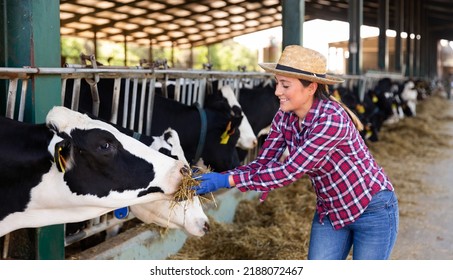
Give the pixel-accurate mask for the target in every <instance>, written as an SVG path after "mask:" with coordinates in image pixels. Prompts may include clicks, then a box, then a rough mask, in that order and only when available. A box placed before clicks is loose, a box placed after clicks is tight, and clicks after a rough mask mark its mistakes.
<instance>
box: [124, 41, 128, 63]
mask: <svg viewBox="0 0 453 280" xmlns="http://www.w3.org/2000/svg"><path fill="white" fill-rule="evenodd" d="M124 66H127V36H126V34H124Z"/></svg>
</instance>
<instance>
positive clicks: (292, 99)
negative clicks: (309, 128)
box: [275, 75, 318, 118]
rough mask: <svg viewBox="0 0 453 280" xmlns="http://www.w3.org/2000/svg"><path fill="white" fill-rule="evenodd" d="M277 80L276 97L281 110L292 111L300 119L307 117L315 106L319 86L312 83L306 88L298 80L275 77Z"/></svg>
mask: <svg viewBox="0 0 453 280" xmlns="http://www.w3.org/2000/svg"><path fill="white" fill-rule="evenodd" d="M275 79H276V81H277V86H276V88H275V95H276V96H277V97H278V99H279V100H280V109H281V110H282V111H284V112H291V111H292V112H294V113H295V114H296V115H297V116H299V118H303V117H305V115H306V114H307V112H308V110H310V108H311V105H312V104H313V96H314V93H315V91H316V88H317V86H318V84H317V83H311V84H310V85H308V86H307V87H304V86H303V85H302V83H301V82H300V81H299V80H298V79H296V78H291V77H286V76H280V75H275Z"/></svg>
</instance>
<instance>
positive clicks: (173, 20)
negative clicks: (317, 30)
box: [60, 0, 453, 48]
mask: <svg viewBox="0 0 453 280" xmlns="http://www.w3.org/2000/svg"><path fill="white" fill-rule="evenodd" d="M400 1H403V0H400ZM416 1H420V0H416ZM416 1H412V0H411V1H407V0H406V1H405V3H408V2H410V3H414V2H416ZM348 2H349V1H347V0H317V1H316V0H306V1H305V20H306V21H307V20H311V19H316V18H318V19H326V20H342V21H348ZM397 2H398V1H390V15H389V19H390V28H392V25H394V19H395V18H398V16H396V15H395V10H396V9H395V7H394V6H395V4H394V3H397ZM421 3H422V5H424V6H423V8H422V9H421V11H420V14H418V15H419V16H417V17H415V20H417V21H421V19H422V17H423V18H424V19H426V24H427V26H428V32H430V34H431V35H434V36H436V37H437V38H439V39H440V38H444V39H450V40H453V34H452V32H451V30H453V17H452V16H451V10H452V8H453V3H452V1H450V0H427V1H422V2H421ZM409 6H412V5H409ZM378 8H379V0H369V1H368V0H367V1H363V13H364V14H363V22H364V24H366V25H370V26H377V22H378V21H377V20H378V19H377V16H378ZM281 10H282V9H281V4H280V1H279V0H262V1H261V0H259V1H258V0H248V1H246V0H198V1H195V0H152V1H143V0H142V1H140V0H139V1H136V0H61V1H60V21H61V34H62V35H63V36H64V35H67V36H77V37H83V38H89V39H93V38H95V36H96V38H97V39H107V40H112V41H116V42H124V41H125V40H127V41H128V42H137V43H139V44H144V45H149V44H150V43H151V44H152V45H156V46H171V45H177V46H179V47H183V48H184V47H191V46H200V45H208V44H212V43H216V42H220V41H223V40H226V39H230V38H233V37H235V36H239V35H244V34H248V33H252V32H256V31H260V30H265V29H269V28H272V27H276V26H281V23H282V21H281V19H282V15H281ZM415 15H417V11H415ZM412 20H414V17H412ZM414 23H416V22H414Z"/></svg>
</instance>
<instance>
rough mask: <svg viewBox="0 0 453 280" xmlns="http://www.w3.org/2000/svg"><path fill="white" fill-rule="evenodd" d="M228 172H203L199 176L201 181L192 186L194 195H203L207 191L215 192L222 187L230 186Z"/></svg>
mask: <svg viewBox="0 0 453 280" xmlns="http://www.w3.org/2000/svg"><path fill="white" fill-rule="evenodd" d="M229 177H230V174H221V173H217V172H210V173H205V174H203V175H201V176H200V178H199V180H201V183H200V185H199V186H195V187H193V189H194V190H195V194H196V195H203V194H206V193H209V192H215V191H217V190H219V189H222V188H231V185H230V181H229Z"/></svg>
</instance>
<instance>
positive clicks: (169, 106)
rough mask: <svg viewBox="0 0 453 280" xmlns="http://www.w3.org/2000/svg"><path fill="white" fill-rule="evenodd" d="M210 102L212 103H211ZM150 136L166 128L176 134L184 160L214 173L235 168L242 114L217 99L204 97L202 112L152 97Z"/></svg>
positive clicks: (175, 102) (224, 101)
mask: <svg viewBox="0 0 453 280" xmlns="http://www.w3.org/2000/svg"><path fill="white" fill-rule="evenodd" d="M211 99H212V100H211ZM154 104H155V106H154V110H153V124H152V126H151V134H152V135H159V134H162V133H163V131H165V130H166V129H167V128H168V127H171V128H173V129H174V130H176V131H177V132H178V134H179V138H180V140H181V146H182V148H183V150H184V154H185V156H186V158H187V159H188V160H189V161H190V162H191V163H192V164H197V163H198V160H199V159H202V160H203V163H204V165H206V166H209V167H211V169H212V170H214V171H217V172H222V171H226V170H229V169H232V168H235V167H237V166H238V165H239V164H240V162H239V158H238V155H237V153H236V144H237V141H238V139H239V135H240V132H239V125H240V123H241V121H242V111H241V109H240V108H239V107H237V106H234V107H233V108H231V107H230V106H229V104H228V102H227V101H226V100H225V99H224V98H222V99H218V96H215V95H207V96H206V106H205V108H203V109H202V108H197V107H196V106H188V105H185V104H182V103H179V102H177V101H174V100H171V99H168V98H165V97H162V96H159V95H156V96H155V99H154Z"/></svg>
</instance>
